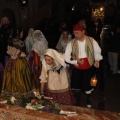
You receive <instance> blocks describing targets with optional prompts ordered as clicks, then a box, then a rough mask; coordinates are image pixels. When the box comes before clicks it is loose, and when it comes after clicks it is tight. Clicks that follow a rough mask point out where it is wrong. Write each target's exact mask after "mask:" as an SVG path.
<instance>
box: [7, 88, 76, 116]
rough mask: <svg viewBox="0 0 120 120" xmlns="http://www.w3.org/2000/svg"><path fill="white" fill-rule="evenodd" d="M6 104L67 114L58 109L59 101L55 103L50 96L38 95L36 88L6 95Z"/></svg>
mask: <svg viewBox="0 0 120 120" xmlns="http://www.w3.org/2000/svg"><path fill="white" fill-rule="evenodd" d="M7 104H9V105H14V106H19V107H23V108H25V109H31V110H38V111H44V112H49V113H54V114H62V115H67V114H68V113H67V114H66V112H65V113H64V111H63V110H60V105H61V104H60V103H56V102H55V101H54V100H53V99H52V98H50V97H45V96H42V95H40V93H39V91H38V90H32V91H30V92H28V93H24V94H21V93H15V94H12V95H10V96H7ZM61 111H62V112H61ZM68 112H69V111H68ZM69 113H70V112H69ZM72 114H73V112H72ZM74 115H76V114H74Z"/></svg>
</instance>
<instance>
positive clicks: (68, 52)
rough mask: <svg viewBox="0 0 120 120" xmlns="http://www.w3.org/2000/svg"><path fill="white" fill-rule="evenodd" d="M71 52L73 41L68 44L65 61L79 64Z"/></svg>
mask: <svg viewBox="0 0 120 120" xmlns="http://www.w3.org/2000/svg"><path fill="white" fill-rule="evenodd" d="M71 53H72V47H71V42H70V43H69V44H68V45H67V47H66V50H65V61H66V62H67V63H70V64H73V65H77V60H71Z"/></svg>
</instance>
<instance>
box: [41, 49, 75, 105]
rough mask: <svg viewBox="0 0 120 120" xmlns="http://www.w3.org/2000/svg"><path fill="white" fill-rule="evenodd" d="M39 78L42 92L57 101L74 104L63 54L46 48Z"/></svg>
mask: <svg viewBox="0 0 120 120" xmlns="http://www.w3.org/2000/svg"><path fill="white" fill-rule="evenodd" d="M39 78H40V80H41V81H40V83H41V88H40V90H41V93H42V94H43V93H45V95H46V96H48V97H52V98H53V99H54V100H55V101H56V102H58V103H62V104H69V105H73V104H74V98H73V96H72V93H71V91H70V86H69V74H68V72H67V69H66V63H65V60H64V54H61V53H59V52H58V51H56V50H53V49H47V50H46V51H45V54H44V58H43V60H42V71H41V75H40V77H39Z"/></svg>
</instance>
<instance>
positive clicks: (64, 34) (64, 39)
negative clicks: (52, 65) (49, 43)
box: [56, 29, 72, 53]
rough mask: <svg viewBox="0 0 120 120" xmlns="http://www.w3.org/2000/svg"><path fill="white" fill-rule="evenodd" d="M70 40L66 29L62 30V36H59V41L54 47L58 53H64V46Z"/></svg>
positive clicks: (70, 36)
mask: <svg viewBox="0 0 120 120" xmlns="http://www.w3.org/2000/svg"><path fill="white" fill-rule="evenodd" d="M71 39H72V35H71V34H70V33H69V31H68V30H67V29H64V30H63V31H62V34H61V36H60V38H59V41H58V43H57V45H56V49H57V50H58V51H59V52H62V53H64V52H65V49H66V46H67V44H68V43H69V42H70V41H71Z"/></svg>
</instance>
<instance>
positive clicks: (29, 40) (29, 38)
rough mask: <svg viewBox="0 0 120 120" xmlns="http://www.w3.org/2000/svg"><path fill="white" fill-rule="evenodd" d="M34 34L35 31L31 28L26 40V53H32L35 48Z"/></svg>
mask: <svg viewBox="0 0 120 120" xmlns="http://www.w3.org/2000/svg"><path fill="white" fill-rule="evenodd" d="M33 33H34V29H33V28H30V29H29V31H28V36H27V37H26V39H25V45H26V51H27V52H30V51H31V49H32V46H33Z"/></svg>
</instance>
